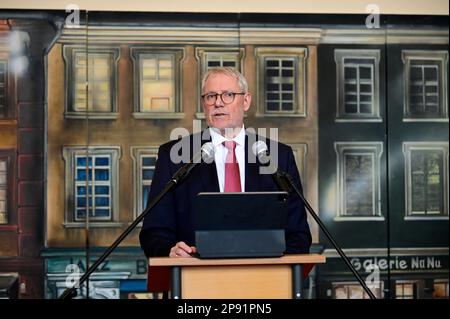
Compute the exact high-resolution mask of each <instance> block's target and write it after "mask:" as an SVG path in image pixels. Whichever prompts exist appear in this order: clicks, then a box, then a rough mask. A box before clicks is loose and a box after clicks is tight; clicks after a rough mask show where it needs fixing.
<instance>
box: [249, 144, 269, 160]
mask: <svg viewBox="0 0 450 319" xmlns="http://www.w3.org/2000/svg"><path fill="white" fill-rule="evenodd" d="M252 152H253V154H254V155H255V156H256V157H257V158H258V160H259V162H260V163H261V164H269V162H270V156H269V149H268V148H267V144H266V143H265V142H264V141H256V142H255V143H254V144H253V145H252Z"/></svg>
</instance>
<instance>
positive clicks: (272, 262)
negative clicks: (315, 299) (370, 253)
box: [147, 254, 325, 299]
mask: <svg viewBox="0 0 450 319" xmlns="http://www.w3.org/2000/svg"><path fill="white" fill-rule="evenodd" d="M318 263H325V257H324V256H322V255H318V254H305V255H285V256H283V257H277V258H242V259H198V258H169V257H161V258H149V271H148V282H147V286H148V290H149V291H150V292H156V291H158V292H163V291H168V290H170V291H171V297H172V298H174V299H180V298H183V299H200V298H217V299H228V298H233V299H260V298H264V299H279V298H282V299H288V298H294V299H301V298H302V297H303V281H304V279H305V278H306V277H307V276H308V273H309V271H310V270H311V269H312V267H313V266H314V265H315V264H318Z"/></svg>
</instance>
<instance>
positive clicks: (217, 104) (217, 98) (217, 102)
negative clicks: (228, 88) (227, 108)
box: [214, 94, 225, 107]
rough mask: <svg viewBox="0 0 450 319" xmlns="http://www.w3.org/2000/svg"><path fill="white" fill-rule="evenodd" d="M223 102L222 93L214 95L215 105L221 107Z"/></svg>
mask: <svg viewBox="0 0 450 319" xmlns="http://www.w3.org/2000/svg"><path fill="white" fill-rule="evenodd" d="M224 105H225V104H224V103H223V101H222V95H220V94H217V96H216V102H215V103H214V106H215V107H223V106H224Z"/></svg>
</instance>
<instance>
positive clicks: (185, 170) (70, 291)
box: [59, 152, 201, 299]
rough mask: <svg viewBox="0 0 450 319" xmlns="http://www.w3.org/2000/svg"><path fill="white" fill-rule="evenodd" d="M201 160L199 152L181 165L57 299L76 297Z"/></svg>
mask: <svg viewBox="0 0 450 319" xmlns="http://www.w3.org/2000/svg"><path fill="white" fill-rule="evenodd" d="M200 158H201V152H199V153H198V154H197V155H196V156H194V157H193V158H192V160H191V161H190V162H189V163H187V164H185V165H183V166H182V167H181V168H180V169H179V170H178V171H177V172H176V173H175V174H174V175H173V177H172V179H171V180H170V181H169V182H167V184H166V186H165V187H164V189H163V190H162V191H161V192H160V193H159V194H158V196H156V197H155V198H154V199H153V200H152V201H151V202H150V203H149V204H148V205H147V207H146V208H145V210H144V211H143V212H142V213H141V214H140V215H139V216H138V217H137V218H136V219H135V220H134V221H133V223H132V224H131V225H130V226H128V228H127V229H126V230H125V231H124V232H123V233H122V234H121V235H120V236H119V237H118V238H117V239H116V240H115V241H114V243H112V245H111V246H109V247H108V249H107V250H106V251H105V252H104V253H103V254H102V255H101V256H100V258H99V259H97V261H96V262H95V263H94V264H93V265H92V266H91V267H89V269H88V271H86V272H85V273H84V275H83V276H81V278H80V279H79V281H78V282H76V283H75V284H74V285H73V286H72V287H71V288H67V289H66V290H64V292H63V293H62V294H61V296H60V297H59V299H72V298H73V297H76V295H77V292H76V290H77V287H81V285H82V284H83V283H84V282H85V281H86V280H87V279H88V278H89V276H90V275H91V274H92V273H93V272H94V271H95V270H96V269H97V268H98V266H100V264H101V263H102V262H103V261H104V260H105V259H106V258H107V257H108V256H109V255H110V254H111V253H112V252H113V250H114V249H116V248H117V246H119V245H120V243H121V242H122V241H123V240H124V239H125V237H127V236H128V234H129V233H130V232H131V231H132V230H133V229H134V228H135V227H136V226H137V225H138V224H139V223H140V222H141V221H142V219H144V217H145V216H146V215H147V214H148V213H149V212H150V211H151V210H152V208H153V207H155V205H156V204H158V202H159V201H160V200H161V199H162V198H163V197H164V195H166V194H167V193H168V192H170V191H171V190H172V189H174V188H175V187H176V185H177V184H178V183H179V182H180V181H181V180H182V179H183V178H185V177H186V176H187V175H188V174H189V172H190V171H191V170H192V169H193V168H194V167H195V166H196V165H197V164H198V163H199V162H200Z"/></svg>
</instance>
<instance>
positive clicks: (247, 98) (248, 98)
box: [244, 92, 252, 112]
mask: <svg viewBox="0 0 450 319" xmlns="http://www.w3.org/2000/svg"><path fill="white" fill-rule="evenodd" d="M251 104H252V94H251V93H249V92H248V93H245V95H244V111H245V112H247V111H248V109H249V108H250V105H251Z"/></svg>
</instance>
